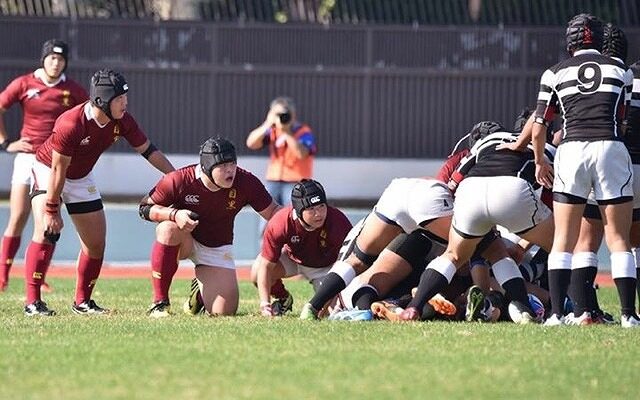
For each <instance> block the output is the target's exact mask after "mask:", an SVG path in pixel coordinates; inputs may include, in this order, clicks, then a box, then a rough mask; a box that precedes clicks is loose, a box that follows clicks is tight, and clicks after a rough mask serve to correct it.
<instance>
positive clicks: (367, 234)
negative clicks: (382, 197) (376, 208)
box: [356, 213, 402, 256]
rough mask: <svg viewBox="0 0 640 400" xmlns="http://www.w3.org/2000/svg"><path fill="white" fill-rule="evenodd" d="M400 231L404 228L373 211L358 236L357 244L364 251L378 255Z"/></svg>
mask: <svg viewBox="0 0 640 400" xmlns="http://www.w3.org/2000/svg"><path fill="white" fill-rule="evenodd" d="M400 232H402V229H401V228H400V227H399V226H397V225H394V224H392V223H390V222H389V221H385V220H384V219H383V218H382V217H380V216H379V215H377V214H375V213H371V214H370V215H369V216H368V217H367V219H366V221H365V223H364V226H363V227H362V230H361V231H360V234H359V235H358V237H357V238H356V245H357V246H358V248H359V249H360V250H362V251H363V252H364V253H366V254H368V255H371V256H377V255H378V254H380V252H381V251H382V249H384V248H385V247H386V246H387V245H388V244H389V242H391V241H392V240H393V239H394V238H395V237H396V236H398V234H400Z"/></svg>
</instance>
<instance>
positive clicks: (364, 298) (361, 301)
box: [351, 285, 378, 310]
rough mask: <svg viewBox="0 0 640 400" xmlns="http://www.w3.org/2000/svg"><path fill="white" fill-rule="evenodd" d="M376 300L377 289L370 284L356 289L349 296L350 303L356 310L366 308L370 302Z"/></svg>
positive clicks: (369, 306) (369, 305)
mask: <svg viewBox="0 0 640 400" xmlns="http://www.w3.org/2000/svg"><path fill="white" fill-rule="evenodd" d="M377 300H378V291H377V290H376V289H375V288H374V287H373V286H370V285H366V286H363V287H361V288H360V289H358V290H356V292H355V293H354V294H353V296H352V297H351V303H352V304H353V305H354V306H355V307H356V308H357V309H358V310H368V309H370V308H371V304H372V303H373V302H375V301H377Z"/></svg>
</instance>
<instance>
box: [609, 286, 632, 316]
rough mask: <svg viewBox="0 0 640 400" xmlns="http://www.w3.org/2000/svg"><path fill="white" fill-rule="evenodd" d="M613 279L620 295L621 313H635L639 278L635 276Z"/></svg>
mask: <svg viewBox="0 0 640 400" xmlns="http://www.w3.org/2000/svg"><path fill="white" fill-rule="evenodd" d="M613 281H614V282H615V283H616V288H617V289H618V296H619V297H620V306H621V307H620V313H621V314H622V315H635V307H636V282H637V280H636V279H635V278H616V279H614V280H613Z"/></svg>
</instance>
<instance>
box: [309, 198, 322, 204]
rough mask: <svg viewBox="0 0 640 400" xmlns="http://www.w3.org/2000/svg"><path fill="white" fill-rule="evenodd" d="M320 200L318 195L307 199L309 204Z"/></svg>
mask: <svg viewBox="0 0 640 400" xmlns="http://www.w3.org/2000/svg"><path fill="white" fill-rule="evenodd" d="M319 202H320V196H313V197H312V198H311V199H309V203H311V204H316V203H319Z"/></svg>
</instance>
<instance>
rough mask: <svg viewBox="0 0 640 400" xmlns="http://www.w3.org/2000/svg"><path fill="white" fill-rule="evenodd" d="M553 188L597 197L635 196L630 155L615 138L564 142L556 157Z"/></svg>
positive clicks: (558, 190) (577, 194) (609, 198)
mask: <svg viewBox="0 0 640 400" xmlns="http://www.w3.org/2000/svg"><path fill="white" fill-rule="evenodd" d="M553 169H554V174H555V176H554V179H553V191H554V192H559V193H566V194H570V195H573V196H577V197H581V198H583V199H586V198H588V196H589V192H590V191H591V190H592V189H593V198H594V199H595V200H597V201H598V200H611V199H617V198H620V197H631V196H633V184H634V182H633V180H634V178H633V169H632V164H631V157H630V156H629V152H628V151H627V148H626V147H625V145H624V143H622V142H617V141H613V140H600V141H597V142H579V141H576V142H567V143H562V144H561V145H560V146H559V147H558V150H557V151H556V156H555V160H554V165H553Z"/></svg>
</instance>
